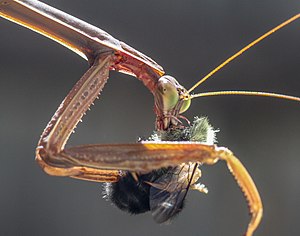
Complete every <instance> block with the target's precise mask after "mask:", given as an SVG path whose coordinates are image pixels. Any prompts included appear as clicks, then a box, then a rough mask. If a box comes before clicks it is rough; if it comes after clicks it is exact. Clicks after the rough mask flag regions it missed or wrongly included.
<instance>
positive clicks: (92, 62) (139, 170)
mask: <svg viewBox="0 0 300 236" xmlns="http://www.w3.org/2000/svg"><path fill="white" fill-rule="evenodd" d="M101 61H102V60H101ZM91 64H93V62H92V63H91ZM159 127H160V128H161V129H164V128H162V125H161V124H160V125H159ZM63 141H64V140H63ZM138 171H141V170H138ZM142 171H143V170H142ZM52 174H53V173H52ZM87 178H88V179H89V178H90V176H87ZM248 235H250V233H249V234H248Z"/></svg>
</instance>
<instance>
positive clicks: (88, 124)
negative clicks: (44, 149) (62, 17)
mask: <svg viewBox="0 0 300 236" xmlns="http://www.w3.org/2000/svg"><path fill="white" fill-rule="evenodd" d="M46 2H47V3H48V4H50V5H52V6H55V7H57V8H59V9H61V10H64V11H66V12H68V13H70V14H72V15H74V16H77V17H79V18H81V19H83V20H85V21H87V22H89V23H92V24H94V25H96V26H98V27H100V28H101V29H104V30H106V31H107V32H109V33H110V34H112V35H113V36H115V37H116V38H118V39H120V40H122V41H125V42H126V43H128V44H129V45H131V46H133V47H134V48H136V49H138V50H140V51H142V52H144V53H145V54H147V55H148V56H150V57H152V58H153V59H155V60H156V61H157V62H158V63H159V64H161V65H162V66H163V67H164V69H165V71H166V72H167V73H168V74H171V75H173V76H175V77H176V78H177V79H178V80H179V81H180V82H181V83H182V84H183V85H185V86H186V87H187V88H190V87H191V86H192V85H193V84H194V83H195V82H196V81H198V80H199V79H200V78H201V77H202V76H204V75H205V74H206V73H208V72H209V71H210V70H211V69H213V68H214V67H215V66H217V65H218V64H219V63H220V62H222V61H223V60H224V59H226V58H228V57H229V56H231V55H232V54H233V53H234V52H236V51H237V50H239V49H240V48H242V47H243V46H244V45H246V44H247V43H249V42H250V41H252V40H254V39H256V38H257V37H258V36H260V35H262V34H263V33H264V32H266V31H267V30H269V29H271V28H272V27H274V26H276V25H277V24H279V23H281V22H282V21H284V20H285V19H287V18H289V17H291V16H292V15H294V14H296V13H298V12H299V10H300V2H299V0H264V1H237V0H226V1H225V0H202V1H199V0H193V1H192V0H184V1H183V0H181V1H179V0H164V1H158V0H153V1H140V0H139V1H138V0H136V1H133V0H128V1H124V0H108V1H100V0H98V1H94V0H89V1H79V0H64V1H59V0H55V1H50V0H48V1H46ZM299 29H300V21H299V20H298V22H294V23H293V24H291V25H289V26H287V27H286V28H284V29H282V30H280V31H279V32H277V33H276V34H274V35H272V36H271V37H270V38H268V39H267V40H265V41H264V42H262V43H261V44H259V45H258V46H256V47H255V48H253V49H251V50H250V51H248V52H247V53H245V54H244V55H243V56H241V57H240V58H239V59H238V60H236V61H234V62H232V63H231V64H230V65H228V66H227V67H226V68H224V69H223V70H222V71H220V72H219V73H217V74H216V75H215V76H214V77H213V78H211V79H210V80H209V81H207V82H206V83H205V84H203V85H202V86H201V87H200V88H198V89H197V91H198V92H200V91H216V90H230V89H232V90H233V89H244V90H259V91H270V92H278V93H285V94H291V95H296V96H300V80H299V79H300V78H299V76H300V44H299V42H300V31H299ZM0 50H1V54H0V77H1V79H0V99H1V102H0V104H1V105H0V106H1V112H0V161H1V162H0V186H1V192H0V235H45V236H46V235H56V236H60V235H123V236H127V235H128V236H135V235H157V236H158V235H173V236H176V235H182V234H185V235H208V236H213V235H217V236H219V235H230V236H233V235H237V236H238V235H242V233H243V232H244V231H245V229H246V226H247V224H248V221H249V216H248V208H247V205H246V202H245V199H244V198H243V194H242V193H241V192H240V190H239V188H238V187H237V184H236V183H235V181H234V179H233V178H232V176H231V175H230V173H229V171H228V170H227V168H226V165H225V164H224V163H219V164H217V165H215V166H213V167H207V166H205V167H203V177H202V182H203V183H205V184H206V185H207V186H208V188H209V193H208V195H205V194H200V193H198V192H192V191H191V192H190V193H189V195H188V199H187V204H186V209H185V210H184V211H183V213H182V214H181V215H180V216H179V217H178V218H176V219H175V220H174V222H173V223H172V224H171V225H169V226H165V225H157V224H155V223H154V222H153V220H152V218H151V215H150V214H144V215H140V216H130V215H127V214H126V213H123V212H121V211H119V210H118V209H116V208H115V207H112V206H111V205H110V203H109V202H106V201H105V200H103V199H102V196H101V184H97V183H91V182H84V181H79V180H74V179H69V178H61V177H60V178H59V177H50V176H48V175H46V174H45V173H43V172H42V170H41V169H40V168H39V167H38V165H37V164H36V163H35V162H34V152H35V145H36V143H37V141H38V139H39V135H40V134H41V132H42V131H43V129H44V127H45V126H46V124H47V122H48V121H49V120H50V118H51V116H52V115H53V113H54V112H55V110H56V109H57V107H58V105H59V104H60V102H61V101H62V100H63V98H64V96H65V95H66V94H67V93H68V91H69V90H70V88H71V87H72V85H73V84H74V83H75V82H76V81H77V80H78V79H79V78H80V76H81V75H82V74H83V73H84V72H85V71H86V69H87V63H86V62H85V61H84V60H82V59H81V58H80V57H78V56H77V55H76V54H74V53H72V52H71V51H69V50H67V49H65V48H63V47H62V46H60V45H58V44H56V43H55V42H52V41H50V40H49V39H46V38H44V37H42V36H40V35H38V34H36V33H34V32H31V31H29V30H27V29H25V28H22V27H20V26H18V25H15V24H13V23H11V22H8V21H6V20H4V19H0ZM152 109H153V98H152V95H151V94H150V93H149V92H148V91H147V89H146V88H145V87H144V86H143V85H142V83H140V82H139V81H138V80H136V79H135V78H133V77H129V76H126V75H123V74H120V73H115V72H112V73H111V78H110V80H109V82H108V84H107V86H106V88H105V89H104V92H103V94H102V96H101V99H100V100H99V101H97V102H96V105H95V106H94V107H93V109H92V111H91V112H88V115H87V116H85V117H84V122H83V123H81V124H80V125H79V127H78V128H77V130H76V133H75V135H73V136H72V137H71V140H70V143H69V144H68V145H76V144H84V143H111V142H112V143H121V142H135V141H136V139H137V137H138V136H148V135H149V134H150V133H151V131H152V129H153V126H154V115H153V111H152ZM185 115H186V116H187V117H188V118H190V119H192V117H193V116H196V115H204V116H208V117H209V118H210V121H211V123H212V124H213V125H214V127H215V128H219V129H220V132H219V133H218V141H219V145H220V146H226V147H229V148H230V149H231V150H233V151H234V152H235V154H236V155H237V156H238V157H239V158H240V160H241V161H242V162H243V163H244V164H245V166H246V167H247V168H248V170H249V172H250V173H251V175H252V177H253V179H254V181H255V182H256V184H257V187H258V189H259V191H260V193H261V197H262V200H263V203H264V218H263V220H262V223H261V225H260V227H259V228H258V230H257V232H256V233H255V235H257V236H259V235H272V236H276V235H298V234H299V233H300V224H299V218H300V200H299V199H300V187H299V181H300V154H299V146H300V139H299V133H300V125H299V117H300V104H299V103H296V102H290V101H284V100H277V99H271V98H259V97H256V98H255V97H230V96H228V97H212V98H202V99H198V100H195V101H193V104H192V107H191V108H190V109H189V111H188V112H187V113H186V114H185Z"/></svg>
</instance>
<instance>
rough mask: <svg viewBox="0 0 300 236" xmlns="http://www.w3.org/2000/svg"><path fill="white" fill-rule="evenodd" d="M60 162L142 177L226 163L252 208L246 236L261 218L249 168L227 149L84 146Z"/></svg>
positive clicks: (162, 145)
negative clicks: (195, 165) (171, 169)
mask: <svg viewBox="0 0 300 236" xmlns="http://www.w3.org/2000/svg"><path fill="white" fill-rule="evenodd" d="M59 158H61V160H64V162H66V163H71V164H72V165H74V166H85V167H89V168H95V169H98V168H100V169H107V170H113V169H119V170H128V171H134V172H142V173H143V172H145V173H147V172H150V171H152V170H154V169H159V168H162V167H167V166H177V165H180V164H181V163H188V162H198V163H202V164H207V165H213V164H215V163H217V162H218V160H223V161H225V162H226V163H227V166H228V169H229V170H230V172H231V174H232V175H233V176H234V177H235V179H236V181H237V183H238V185H239V186H240V188H241V190H242V192H243V193H244V195H245V197H246V200H247V202H248V205H249V211H250V214H251V216H252V218H251V221H250V223H249V225H248V229H247V232H246V234H245V235H246V236H251V235H252V234H253V232H254V231H255V229H256V228H257V227H258V225H259V223H260V221H261V218H262V214H263V206H262V202H261V198H260V196H259V193H258V191H257V188H256V186H255V184H254V182H253V180H252V178H251V176H250V174H249V173H248V171H247V170H246V168H245V167H244V166H243V164H242V163H241V162H240V161H239V160H238V159H237V158H236V157H235V156H234V155H233V153H232V152H231V151H230V150H228V149H227V148H223V147H217V146H215V145H205V144H200V143H193V142H161V143H154V142H145V143H138V144H107V145H84V146H77V147H72V148H69V149H65V150H63V151H62V152H61V153H60V157H59ZM79 177H80V176H79Z"/></svg>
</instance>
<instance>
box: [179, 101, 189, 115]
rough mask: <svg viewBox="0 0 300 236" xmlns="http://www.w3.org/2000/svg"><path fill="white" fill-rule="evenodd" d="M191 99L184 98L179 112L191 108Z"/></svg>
mask: <svg viewBox="0 0 300 236" xmlns="http://www.w3.org/2000/svg"><path fill="white" fill-rule="evenodd" d="M191 101H192V100H191V99H188V100H183V103H182V105H181V107H180V110H179V114H181V113H183V112H185V111H186V110H187V109H189V107H190V105H191Z"/></svg>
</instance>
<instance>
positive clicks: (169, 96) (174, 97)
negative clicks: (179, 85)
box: [157, 77, 179, 111]
mask: <svg viewBox="0 0 300 236" xmlns="http://www.w3.org/2000/svg"><path fill="white" fill-rule="evenodd" d="M157 90H158V91H157V92H158V93H159V96H158V97H159V98H158V100H159V101H158V102H159V106H160V107H161V109H162V110H163V111H168V110H171V109H173V108H174V107H175V106H176V104H177V103H178V100H179V94H178V91H177V89H176V87H175V86H174V84H173V83H172V82H171V81H170V80H169V79H167V78H164V77H162V78H160V79H159V81H158V85H157ZM157 95H158V94H157Z"/></svg>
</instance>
